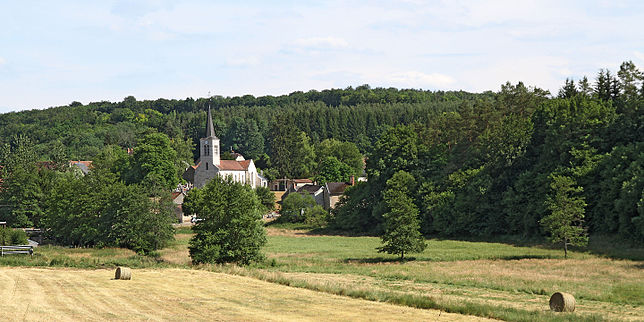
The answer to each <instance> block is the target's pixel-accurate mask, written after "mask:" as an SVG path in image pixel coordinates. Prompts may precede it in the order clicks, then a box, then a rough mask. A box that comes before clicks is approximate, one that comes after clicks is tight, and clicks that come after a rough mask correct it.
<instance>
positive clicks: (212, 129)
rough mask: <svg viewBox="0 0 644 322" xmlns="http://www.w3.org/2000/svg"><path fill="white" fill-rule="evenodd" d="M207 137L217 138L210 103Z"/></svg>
mask: <svg viewBox="0 0 644 322" xmlns="http://www.w3.org/2000/svg"><path fill="white" fill-rule="evenodd" d="M205 137H206V138H210V137H213V138H215V139H216V138H217V136H216V135H215V127H214V126H213V125H212V113H211V112H210V105H208V124H207V125H206V136H205Z"/></svg>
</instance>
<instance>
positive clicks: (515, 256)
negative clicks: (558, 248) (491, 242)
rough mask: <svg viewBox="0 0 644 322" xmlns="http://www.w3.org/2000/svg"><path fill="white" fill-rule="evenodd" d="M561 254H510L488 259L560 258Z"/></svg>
mask: <svg viewBox="0 0 644 322" xmlns="http://www.w3.org/2000/svg"><path fill="white" fill-rule="evenodd" d="M562 258H563V257H562V256H557V255H511V256H500V257H496V258H495V257H492V258H490V259H496V260H504V261H518V260H522V259H562Z"/></svg>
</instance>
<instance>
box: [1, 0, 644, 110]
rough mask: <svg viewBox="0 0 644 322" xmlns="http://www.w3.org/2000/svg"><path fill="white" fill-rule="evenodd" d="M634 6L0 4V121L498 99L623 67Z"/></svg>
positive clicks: (643, 57)
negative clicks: (112, 111)
mask: <svg viewBox="0 0 644 322" xmlns="http://www.w3.org/2000/svg"><path fill="white" fill-rule="evenodd" d="M642 30H644V1H620V0H612V1H603V0H602V1H564V0H559V1H548V0H539V1H530V0H521V1H518V0H513V1H460V0H449V1H422V0H406V1H379V0H371V1H333V0H330V1H179V0H140V1H119V0H117V1H109V0H103V1H98V0H96V1H90V0H85V1H65V0H59V1H8V0H0V113H5V112H9V111H18V110H24V109H42V108H48V107H51V106H60V105H67V104H69V103H71V102H73V101H79V102H82V103H84V104H87V103H89V102H97V101H103V100H107V101H122V100H123V98H125V97H126V96H130V95H131V96H134V97H136V98H137V99H138V100H143V99H157V98H168V99H173V98H174V99H184V98H186V97H193V98H197V97H206V96H208V95H209V93H210V94H211V95H222V96H236V95H244V94H252V95H255V96H261V95H281V94H288V93H291V92H294V91H308V90H310V89H317V90H322V89H327V88H346V87H348V86H354V87H355V86H359V85H362V84H369V85H371V86H372V87H397V88H418V89H425V90H466V91H472V92H482V91H486V90H492V91H498V90H499V89H500V87H501V84H503V83H505V82H507V81H510V82H513V83H515V82H517V81H523V82H524V83H526V84H527V85H531V86H537V87H540V88H543V89H547V90H550V91H551V92H552V93H556V92H557V91H558V88H560V87H561V85H562V84H563V82H564V80H565V79H566V78H573V79H579V78H581V77H583V76H584V75H587V76H588V77H589V78H590V79H594V77H595V75H596V74H597V72H598V71H599V69H600V68H609V69H610V70H612V71H616V70H617V69H618V68H619V65H620V64H621V62H623V61H627V60H632V61H633V62H634V63H635V64H636V65H637V66H639V67H640V69H644V32H643V31H642Z"/></svg>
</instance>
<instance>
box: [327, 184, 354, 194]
mask: <svg viewBox="0 0 644 322" xmlns="http://www.w3.org/2000/svg"><path fill="white" fill-rule="evenodd" d="M349 186H350V184H347V183H346V182H327V183H326V189H327V190H328V191H329V193H330V194H332V195H341V194H343V193H344V190H345V189H346V188H347V187H349Z"/></svg>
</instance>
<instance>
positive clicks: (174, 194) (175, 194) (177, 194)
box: [172, 191, 181, 200]
mask: <svg viewBox="0 0 644 322" xmlns="http://www.w3.org/2000/svg"><path fill="white" fill-rule="evenodd" d="M180 195H181V192H180V191H179V192H173V193H172V200H174V199H177V197H179V196H180Z"/></svg>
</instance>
